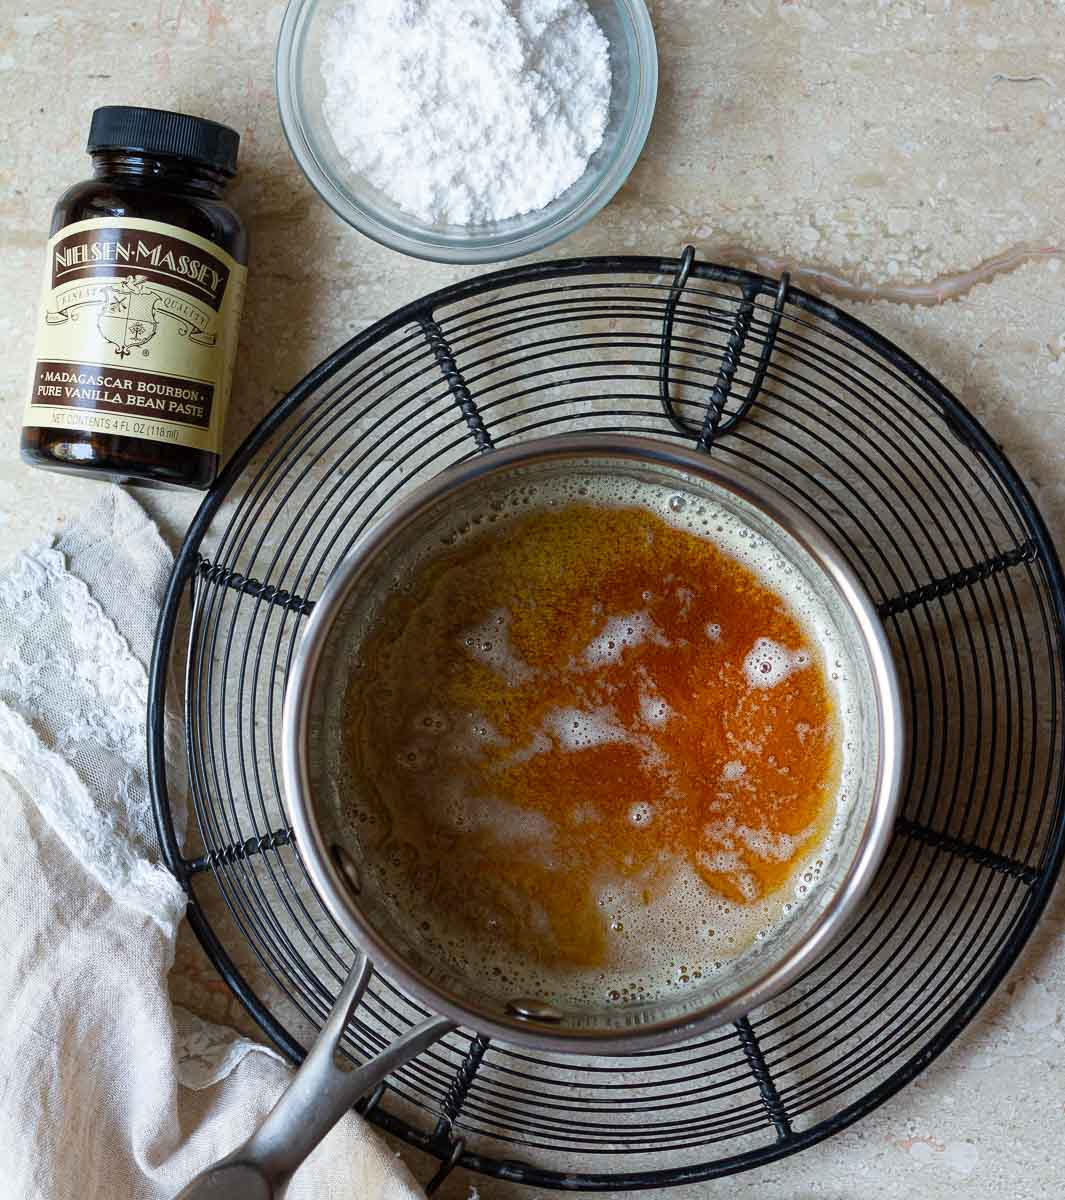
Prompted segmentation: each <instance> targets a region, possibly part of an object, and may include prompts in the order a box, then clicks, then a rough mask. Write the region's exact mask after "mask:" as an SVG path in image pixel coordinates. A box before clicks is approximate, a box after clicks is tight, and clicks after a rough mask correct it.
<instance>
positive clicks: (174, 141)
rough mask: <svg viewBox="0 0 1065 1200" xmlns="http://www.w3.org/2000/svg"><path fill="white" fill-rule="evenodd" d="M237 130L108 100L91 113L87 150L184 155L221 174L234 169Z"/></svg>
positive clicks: (235, 170)
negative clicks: (106, 103) (109, 102)
mask: <svg viewBox="0 0 1065 1200" xmlns="http://www.w3.org/2000/svg"><path fill="white" fill-rule="evenodd" d="M239 145H240V134H239V133H237V131H236V130H235V129H230V128H229V126H228V125H219V124H218V122H217V121H208V120H205V119H204V118H203V117H190V116H187V115H186V114H185V113H176V112H167V111H166V110H165V109H161V108H131V107H128V106H126V105H124V104H109V105H107V106H106V107H104V108H98V109H97V110H96V111H95V112H94V113H93V114H92V124H91V125H90V126H89V145H88V151H89V153H90V154H94V153H95V152H96V151H97V150H134V151H140V152H142V153H145V154H172V155H174V156H175V157H178V158H188V159H191V160H192V161H193V162H196V163H199V164H201V165H202V166H205V167H210V168H211V169H212V170H215V171H220V172H222V173H223V174H224V175H235V174H236V172H237V147H238V146H239Z"/></svg>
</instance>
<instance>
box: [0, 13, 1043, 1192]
mask: <svg viewBox="0 0 1065 1200" xmlns="http://www.w3.org/2000/svg"><path fill="white" fill-rule="evenodd" d="M651 9H652V17H653V19H654V24H655V28H656V31H657V35H658V39H659V47H660V58H661V68H662V85H661V93H660V99H659V105H658V110H657V114H656V117H655V122H654V126H653V129H652V131H651V136H650V139H649V142H648V144H647V148H646V151H645V153H644V155H643V157H642V159H641V161H640V163H639V164H638V166H637V167H636V170H635V171H634V172H633V174H632V177H631V178H630V180H629V182H628V184H627V185H626V186H625V187H624V188H623V189H622V191H621V193H620V194H619V195H618V197H617V198H616V199H615V200H614V202H613V203H612V204H611V205H610V206H609V207H608V208H607V209H606V210H605V211H604V212H603V213H602V214H601V215H600V216H599V217H598V218H597V219H596V220H595V221H594V222H593V223H592V224H591V226H590V227H588V228H586V229H585V230H583V231H582V232H580V233H579V234H576V235H574V236H573V237H571V238H570V239H568V240H567V241H566V242H564V243H562V244H561V245H559V246H557V247H555V248H554V249H553V250H552V251H551V252H550V253H551V254H556V255H560V256H568V255H573V254H594V253H600V252H606V251H628V252H647V253H655V254H662V253H672V252H675V251H677V250H678V249H679V247H681V246H683V245H684V244H685V243H686V242H688V241H691V242H694V243H695V245H696V246H697V248H698V250H699V252H700V255H702V256H705V257H709V258H714V257H717V258H719V259H724V260H727V261H731V262H737V263H743V264H754V265H758V266H761V267H762V268H763V269H765V270H768V271H774V272H775V271H779V270H780V269H782V268H783V267H785V266H788V267H790V268H791V269H792V271H793V277H794V278H796V280H797V281H798V282H801V283H803V284H804V285H805V286H807V287H808V288H810V289H811V290H815V291H816V290H820V291H823V292H824V293H825V294H826V295H828V296H830V297H835V298H840V297H842V298H843V299H844V301H845V303H846V305H847V306H849V307H850V308H851V310H852V311H853V312H855V313H856V315H858V316H859V317H861V318H862V319H864V320H865V321H867V322H869V323H870V324H872V325H873V326H875V327H877V328H878V329H880V330H881V331H883V332H884V333H886V334H887V335H888V336H889V337H891V338H893V339H894V340H895V341H897V342H898V343H899V344H901V345H902V346H903V347H904V348H906V349H907V350H909V351H910V352H911V353H912V354H914V355H915V356H916V357H917V358H918V359H919V360H921V361H923V362H924V363H925V364H926V365H927V366H928V367H929V368H931V370H932V371H933V372H934V373H936V374H937V375H939V376H940V377H941V378H942V379H943V380H944V382H945V383H946V384H947V385H948V386H949V387H951V388H952V389H953V390H954V391H955V392H956V393H957V394H958V395H959V396H960V397H961V398H962V400H963V401H964V402H965V403H966V404H968V405H969V406H970V407H971V408H972V409H973V411H974V412H975V413H976V414H977V415H978V416H979V417H980V419H981V420H982V421H983V422H985V424H986V425H987V426H988V427H989V429H990V430H991V432H992V433H993V435H994V436H995V437H997V438H998V439H999V440H1001V442H1002V443H1003V444H1004V446H1005V447H1006V450H1007V452H1008V453H1009V454H1010V455H1011V456H1012V458H1013V460H1014V462H1015V463H1016V465H1017V466H1018V468H1019V469H1020V471H1021V474H1022V475H1023V476H1024V478H1025V479H1026V481H1027V482H1028V484H1029V485H1030V486H1031V488H1032V490H1033V493H1034V495H1035V497H1036V499H1037V501H1038V503H1039V504H1040V505H1041V507H1042V509H1043V512H1044V514H1045V516H1046V518H1047V520H1048V521H1049V524H1050V527H1051V531H1052V533H1053V534H1054V536H1055V538H1056V539H1057V541H1058V544H1059V546H1062V545H1065V471H1063V466H1065V379H1063V376H1065V269H1061V260H1062V257H1063V253H1062V248H1065V231H1063V229H1062V223H1063V220H1065V218H1063V214H1065V174H1063V172H1062V169H1061V161H1062V160H1061V145H1062V127H1063V125H1065V3H1063V2H1062V0H656V2H654V3H652V5H651ZM281 12H282V6H281V5H280V4H270V3H256V2H254V0H229V2H223V0H155V2H153V3H152V4H149V5H145V4H141V3H135V2H133V0H108V2H107V3H106V4H99V3H94V2H92V0H71V3H69V4H67V5H63V6H60V5H55V4H53V3H51V0H39V2H38V3H37V4H35V5H33V6H30V5H29V4H28V3H27V2H25V0H2V2H0V106H2V112H3V115H4V122H3V125H4V131H5V136H4V141H3V144H4V153H3V156H2V166H0V171H2V174H3V182H2V186H0V205H2V208H0V213H2V232H0V241H2V245H3V253H2V255H0V294H2V295H4V296H6V297H7V300H6V302H5V303H4V305H2V306H0V344H2V345H3V346H4V347H5V351H6V353H5V354H4V356H3V359H2V362H0V387H2V391H3V397H4V404H3V410H2V411H3V430H2V439H0V445H2V446H4V447H6V449H5V450H4V451H3V452H2V455H0V460H2V461H0V560H7V559H8V558H9V557H10V556H11V555H12V554H13V553H14V551H15V550H16V549H17V548H18V547H20V546H21V545H23V544H24V543H26V542H27V541H29V540H30V539H31V538H33V537H34V536H38V535H46V534H49V533H51V532H52V531H54V530H56V529H57V528H59V527H61V526H62V525H63V523H64V522H65V521H68V520H70V519H71V518H72V517H73V516H74V515H75V514H76V513H78V512H79V511H80V510H81V509H82V508H83V507H84V506H85V505H86V504H87V503H88V502H89V500H90V499H91V497H92V494H93V491H94V489H95V487H96V486H97V485H94V484H92V483H89V482H84V481H79V480H74V479H69V480H68V479H63V478H61V477H59V476H55V475H48V474H44V473H39V472H34V471H32V470H30V469H28V468H26V467H24V466H22V465H21V464H20V462H19V461H18V458H17V449H16V448H17V440H18V428H19V424H20V414H21V409H22V404H23V400H24V388H25V385H26V375H27V368H28V363H29V358H30V354H31V349H32V330H33V321H34V307H35V304H36V299H37V291H38V285H39V273H40V270H41V250H42V245H43V239H44V234H45V231H46V229H47V226H48V221H49V216H50V212H51V206H52V204H53V202H54V200H55V198H56V197H57V196H58V194H59V193H60V192H61V191H62V189H63V188H64V187H65V186H67V185H68V184H69V183H72V182H74V181H75V180H77V179H78V178H80V177H82V176H83V175H84V174H86V173H87V170H86V168H87V166H88V161H87V159H86V158H85V157H84V155H83V148H84V141H85V135H86V131H87V126H88V120H89V115H90V113H91V110H92V109H93V107H94V106H96V105H98V104H103V103H143V104H152V105H158V106H160V107H168V108H177V109H182V110H184V111H188V112H196V113H201V114H202V115H204V116H211V117H215V118H217V119H219V120H222V121H225V122H228V123H229V124H232V125H234V126H235V127H236V128H237V129H239V130H240V131H241V134H242V138H243V142H242V149H241V172H240V178H239V181H238V183H237V184H236V186H235V187H234V188H233V189H232V198H233V200H234V202H235V204H236V205H237V206H238V208H239V209H240V210H241V211H242V212H243V214H244V215H245V217H246V218H247V221H248V223H249V226H250V228H251V233H252V238H253V258H252V270H251V276H250V287H249V294H248V305H247V309H246V315H245V319H244V324H243V329H242V338H241V347H240V354H239V361H238V367H237V385H236V390H235V397H234V406H233V410H232V416H231V420H230V423H229V431H228V443H229V445H230V446H233V445H235V444H236V442H237V440H238V439H239V438H240V437H241V436H242V435H243V434H244V433H245V432H246V431H247V430H248V429H249V428H250V427H251V426H252V425H253V424H254V423H255V421H256V420H257V419H258V418H259V417H260V416H261V415H262V414H263V413H264V412H265V411H266V410H267V408H268V407H269V406H270V405H272V404H273V403H274V402H275V401H276V400H277V398H278V397H279V396H281V395H282V394H283V393H284V392H285V390H286V389H287V388H288V387H290V386H291V385H292V384H293V383H295V382H296V380H298V379H299V378H300V376H301V375H302V374H303V373H304V371H305V370H306V369H307V368H309V367H310V366H312V365H313V364H314V363H315V362H317V361H318V360H319V359H320V358H321V357H322V356H323V355H324V354H325V353H326V352H328V351H330V350H332V349H333V348H334V347H335V346H336V345H337V344H338V343H340V342H341V341H343V340H345V339H346V338H348V337H349V336H351V334H352V333H354V332H355V331H357V330H359V329H361V328H363V327H365V326H366V325H367V324H369V323H370V322H372V321H373V320H374V319H375V318H377V317H379V316H381V315H383V314H384V313H386V312H388V311H389V310H391V309H392V308H394V307H396V306H397V305H399V304H401V303H403V302H406V301H408V300H410V299H413V298H414V297H416V296H418V295H420V294H421V293H423V292H425V291H428V290H430V289H432V288H435V287H438V286H441V285H442V284H444V283H446V282H448V281H450V280H452V279H455V278H459V277H461V276H462V275H464V274H468V273H471V272H469V271H466V270H463V269H455V268H447V267H442V266H435V265H432V264H426V263H421V262H416V261H414V260H411V259H406V258H402V257H400V256H398V255H395V254H393V253H391V252H389V251H387V250H384V249H382V248H380V247H378V246H376V245H374V244H373V243H371V242H369V241H366V240H365V239H363V238H361V237H360V236H358V235H357V234H355V233H354V232H353V231H351V230H350V229H348V228H347V227H345V226H344V225H342V224H341V223H340V221H339V220H338V219H336V218H335V217H334V216H333V215H332V214H331V213H330V212H329V211H328V210H327V209H326V208H325V206H324V205H323V204H322V203H321V202H320V201H319V200H318V199H317V198H316V196H315V195H314V194H313V193H312V191H311V189H310V188H309V186H308V185H307V184H306V183H305V182H304V180H303V178H302V177H301V176H300V174H299V172H298V171H297V169H296V167H295V166H294V164H293V162H292V160H291V158H290V156H289V154H288V151H287V149H286V147H285V144H284V141H283V138H282V136H281V130H280V127H279V123H278V118H277V113H276V109H275V104H274V95H273V45H274V39H275V36H276V32H277V28H278V25H279V22H280V19H281ZM138 495H139V498H140V499H141V500H142V501H143V503H144V504H145V505H146V506H147V507H148V508H149V510H150V511H151V512H152V513H153V514H154V515H155V517H156V518H157V519H158V520H159V522H160V524H161V526H162V528H163V530H164V533H165V535H166V536H167V537H168V538H169V539H170V540H171V542H172V543H175V544H176V541H177V540H178V539H179V538H180V536H181V533H182V531H183V529H184V527H185V525H186V523H187V521H188V520H189V518H190V516H191V514H192V513H193V511H194V509H195V506H196V503H197V498H196V497H195V496H194V495H170V494H163V493H150V492H140V493H138ZM1063 922H1065V901H1063V900H1062V898H1061V896H1060V894H1059V897H1058V900H1057V903H1056V904H1054V905H1052V908H1051V911H1050V912H1049V913H1048V915H1047V917H1046V919H1045V920H1044V922H1043V924H1042V926H1041V928H1040V930H1039V931H1038V933H1037V935H1036V937H1035V938H1034V939H1033V940H1032V942H1031V944H1030V945H1029V947H1028V948H1027V950H1026V951H1025V953H1024V954H1023V956H1022V958H1021V960H1020V962H1019V963H1018V964H1017V966H1016V967H1015V969H1014V970H1013V972H1012V973H1011V975H1010V977H1009V980H1008V982H1007V983H1006V984H1005V986H1003V987H1002V989H1001V990H1000V991H999V992H998V994H997V995H996V996H995V997H994V999H993V1000H992V1001H991V1002H990V1003H989V1004H988V1005H987V1007H986V1008H985V1009H984V1011H983V1012H982V1013H981V1015H980V1017H979V1019H978V1020H977V1021H976V1022H974V1024H973V1025H972V1026H971V1028H970V1029H969V1030H968V1031H967V1032H966V1033H965V1035H964V1036H963V1037H961V1038H960V1039H959V1040H958V1042H957V1043H956V1044H955V1045H954V1046H953V1047H952V1048H951V1049H950V1050H949V1051H948V1052H947V1053H946V1054H944V1055H943V1056H942V1057H941V1058H940V1059H939V1060H938V1061H937V1062H936V1063H934V1064H933V1066H932V1067H931V1068H930V1069H929V1070H928V1071H926V1072H925V1073H924V1074H923V1075H922V1076H921V1077H920V1078H919V1080H918V1081H917V1082H916V1083H915V1084H913V1085H912V1086H910V1087H909V1088H907V1089H906V1090H905V1091H904V1092H903V1093H902V1094H901V1095H899V1096H897V1097H896V1098H895V1099H893V1100H892V1101H890V1102H889V1103H888V1104H886V1105H885V1106H884V1107H882V1108H881V1109H879V1110H878V1111H877V1112H875V1113H874V1114H873V1115H872V1116H870V1117H869V1118H867V1119H866V1120H864V1121H863V1122H861V1123H860V1124H858V1125H856V1126H854V1127H852V1128H851V1129H849V1130H848V1131H846V1132H844V1133H843V1134H841V1135H839V1136H837V1137H836V1138H834V1139H832V1140H830V1141H828V1142H827V1143H823V1144H821V1145H819V1146H817V1147H815V1148H813V1149H812V1150H810V1151H808V1152H806V1153H804V1154H802V1155H800V1156H799V1157H797V1158H792V1159H789V1160H786V1161H784V1162H782V1163H779V1164H777V1165H775V1166H771V1167H767V1168H765V1169H762V1170H759V1171H756V1172H753V1173H750V1174H747V1175H744V1176H740V1177H738V1178H734V1179H730V1180H723V1181H721V1182H719V1183H712V1184H706V1185H701V1186H698V1187H693V1188H690V1189H687V1190H681V1191H677V1192H675V1193H672V1194H673V1195H676V1196H678V1197H680V1196H686V1197H695V1196H699V1197H703V1196H706V1197H713V1196H717V1195H726V1194H728V1195H730V1196H735V1197H750V1198H751V1200H754V1198H755V1197H757V1198H758V1200H800V1198H801V1200H805V1198H807V1197H814V1196H825V1197H832V1198H833V1200H851V1198H854V1200H858V1198H861V1200H876V1198H880V1197H885V1198H887V1197H891V1198H894V1197H902V1196H912V1195H917V1196H921V1197H927V1198H929V1200H940V1198H944V1200H945V1198H948V1197H950V1198H952V1200H953V1197H956V1196H958V1195H961V1196H965V1197H973V1198H983V1197H995V1198H999V1197H1009V1198H1010V1200H1025V1198H1028V1197H1050V1196H1060V1195H1061V1194H1062V1192H1063V1191H1065V1150H1063V1149H1062V1144H1063V1143H1062V1137H1061V1134H1062V1127H1063V1121H1065V1088H1063V1080H1065V1023H1063V1019H1062V1018H1063V1005H1065V998H1063V997H1065V948H1063V945H1065V944H1063V941H1062V938H1061V936H1060V934H1061V930H1062V927H1063ZM172 986H173V993H174V995H175V997H176V998H177V999H178V1000H180V1001H181V1002H182V1003H184V1004H186V1005H188V1006H189V1007H191V1008H193V1009H195V1010H196V1011H198V1012H201V1013H202V1014H204V1015H206V1016H209V1017H212V1018H214V1019H216V1020H222V1021H230V1022H232V1023H234V1024H236V1025H238V1026H241V1027H242V1028H245V1029H248V1028H249V1025H248V1021H247V1019H246V1018H245V1017H244V1015H243V1014H242V1013H241V1012H240V1010H239V1007H238V1005H237V1004H236V1002H235V1001H234V1000H233V998H232V997H231V996H230V995H229V993H228V992H227V991H226V989H225V987H224V985H223V984H222V983H221V981H220V980H218V979H217V977H216V976H215V975H214V973H213V971H212V969H211V967H210V966H209V964H208V963H207V961H206V959H205V958H204V956H203V954H202V952H201V951H200V950H199V948H198V946H197V945H196V944H195V942H194V940H193V939H192V938H191V937H190V936H187V935H186V936H183V938H182V942H181V946H180V949H179V954H178V963H177V967H176V969H175V973H174V978H173V985H172ZM415 1165H416V1167H418V1169H419V1170H420V1171H421V1172H423V1178H424V1177H425V1175H424V1172H425V1168H426V1164H425V1163H424V1162H423V1163H420V1164H418V1163H416V1164H415ZM469 1182H470V1179H469V1177H467V1178H465V1179H460V1178H456V1179H455V1180H453V1181H452V1182H451V1183H450V1184H449V1185H448V1187H447V1189H446V1194H448V1195H452V1196H466V1195H467V1193H468V1191H469V1187H468V1184H469ZM479 1186H480V1193H481V1195H482V1196H483V1197H486V1198H487V1197H495V1196H505V1195H515V1194H519V1193H520V1194H528V1193H523V1192H522V1191H521V1189H516V1188H513V1187H509V1188H508V1187H507V1186H505V1185H493V1184H486V1183H483V1182H480V1183H479Z"/></svg>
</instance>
